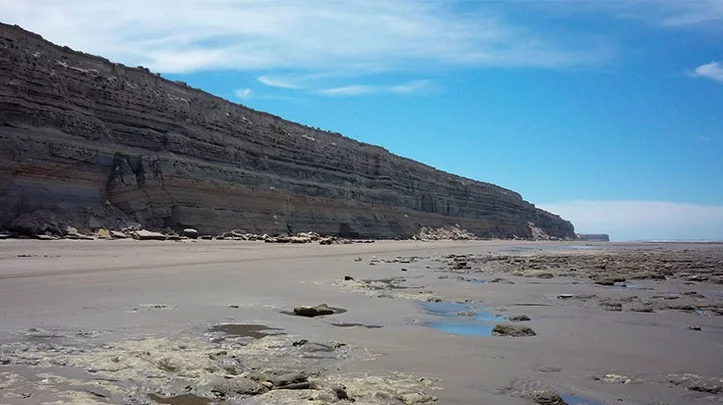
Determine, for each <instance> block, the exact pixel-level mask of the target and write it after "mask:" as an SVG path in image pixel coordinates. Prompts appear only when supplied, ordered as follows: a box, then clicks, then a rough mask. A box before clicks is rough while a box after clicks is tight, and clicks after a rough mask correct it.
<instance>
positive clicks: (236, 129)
mask: <svg viewBox="0 0 723 405" xmlns="http://www.w3.org/2000/svg"><path fill="white" fill-rule="evenodd" d="M40 209H42V210H47V211H52V212H56V213H62V214H63V215H66V216H68V217H72V218H73V220H74V221H75V222H76V224H75V225H76V226H78V227H87V228H93V227H99V226H114V225H113V224H107V223H108V222H109V221H111V222H112V221H113V220H117V218H115V219H114V218H109V216H110V217H113V216H114V215H115V214H112V213H114V212H118V210H119V211H122V212H123V213H125V214H127V215H128V216H130V217H131V218H133V219H135V220H136V221H137V222H140V223H141V224H143V225H144V226H146V227H149V228H166V227H169V228H174V229H180V228H184V227H194V228H196V229H198V230H199V231H201V232H218V231H224V230H228V229H233V228H242V229H246V230H248V231H251V232H258V233H287V232H299V231H316V232H319V233H322V234H329V235H340V236H351V237H370V238H393V237H409V236H411V235H413V234H414V233H415V232H417V231H418V230H419V229H420V227H421V226H427V227H440V226H444V225H453V224H458V225H459V226H460V227H462V228H464V229H467V230H470V231H472V232H474V233H475V234H476V235H478V236H482V237H502V238H511V237H522V238H531V237H532V236H533V235H532V230H531V228H539V229H541V230H542V231H543V232H544V233H546V234H547V235H550V236H553V237H559V238H574V237H575V233H574V229H573V226H572V224H571V223H569V222H567V221H565V220H563V219H561V218H560V217H558V216H556V215H553V214H551V213H548V212H545V211H542V210H540V209H537V208H535V206H534V205H532V204H530V203H528V202H526V201H524V200H523V199H522V198H521V197H520V195H519V194H517V193H515V192H513V191H510V190H506V189H504V188H501V187H498V186H495V185H492V184H488V183H483V182H478V181H473V180H469V179H466V178H462V177H458V176H454V175H451V174H449V173H445V172H442V171H439V170H436V169H434V168H432V167H429V166H426V165H423V164H421V163H418V162H415V161H412V160H409V159H405V158H403V157H399V156H396V155H394V154H391V153H389V152H388V151H386V150H385V149H383V148H380V147H377V146H373V145H369V144H364V143H360V142H357V141H355V140H353V139H349V138H346V137H344V136H342V135H340V134H337V133H331V132H326V131H320V130H316V129H313V128H309V127H306V126H303V125H300V124H296V123H293V122H289V121H285V120H283V119H281V118H279V117H276V116H273V115H270V114H266V113H263V112H258V111H254V110H252V109H249V108H246V107H244V106H241V105H238V104H233V103H231V102H228V101H226V100H223V99H221V98H218V97H215V96H213V95H211V94H208V93H205V92H203V91H201V90H198V89H194V88H191V87H188V86H187V85H185V84H184V83H180V82H172V81H169V80H166V79H164V78H162V77H161V76H160V75H156V74H153V73H151V72H150V71H148V70H147V69H145V68H142V67H139V68H130V67H126V66H123V65H120V64H117V63H112V62H110V61H108V60H106V59H103V58H100V57H97V56H93V55H88V54H84V53H81V52H77V51H73V50H71V49H70V48H67V47H59V46H56V45H54V44H52V43H50V42H48V41H45V40H44V39H43V38H42V37H40V36H38V35H36V34H33V33H30V32H27V31H25V30H23V29H22V28H20V27H17V26H10V25H5V24H0V228H3V227H9V226H10V223H11V221H13V219H14V218H16V217H17V216H18V215H20V214H23V213H28V212H33V211H36V210H40ZM79 222H80V223H79ZM531 223H532V224H534V225H533V226H532V227H531V225H530V224H531Z"/></svg>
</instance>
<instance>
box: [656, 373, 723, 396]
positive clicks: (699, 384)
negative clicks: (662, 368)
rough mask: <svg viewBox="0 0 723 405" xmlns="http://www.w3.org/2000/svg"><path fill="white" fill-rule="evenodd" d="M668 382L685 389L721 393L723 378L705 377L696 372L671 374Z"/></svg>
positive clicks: (722, 392) (722, 391)
mask: <svg viewBox="0 0 723 405" xmlns="http://www.w3.org/2000/svg"><path fill="white" fill-rule="evenodd" d="M668 377H669V378H668V382H669V383H671V384H673V385H677V386H681V387H684V388H685V389H688V390H691V391H696V392H703V393H707V394H714V395H721V394H723V378H706V377H701V376H699V375H696V374H682V375H678V374H671V375H669V376H668Z"/></svg>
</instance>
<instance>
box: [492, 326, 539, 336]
mask: <svg viewBox="0 0 723 405" xmlns="http://www.w3.org/2000/svg"><path fill="white" fill-rule="evenodd" d="M492 335H493V336H512V337H522V336H536V335H537V333H535V331H534V330H532V328H529V327H527V326H521V325H496V326H495V327H494V329H492Z"/></svg>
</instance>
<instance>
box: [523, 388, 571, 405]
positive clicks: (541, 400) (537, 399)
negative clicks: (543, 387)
mask: <svg viewBox="0 0 723 405" xmlns="http://www.w3.org/2000/svg"><path fill="white" fill-rule="evenodd" d="M527 397H528V398H529V399H530V401H532V402H534V403H536V404H538V405H569V404H568V403H567V402H565V400H564V399H562V397H560V396H559V395H558V394H555V393H554V392H552V391H534V392H532V393H530V394H528V395H527Z"/></svg>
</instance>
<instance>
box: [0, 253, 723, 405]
mask: <svg viewBox="0 0 723 405" xmlns="http://www.w3.org/2000/svg"><path fill="white" fill-rule="evenodd" d="M318 304H327V305H328V307H329V308H331V310H330V313H328V314H324V315H322V316H316V317H306V316H303V317H302V316H294V308H295V307H297V306H316V305H318ZM0 376H1V377H2V378H0V404H43V403H80V404H152V403H169V404H173V403H177V404H181V403H184V404H212V403H220V404H266V403H268V404H283V403H289V404H291V403H299V402H300V401H303V403H309V404H326V403H343V402H342V401H348V399H351V400H354V401H355V403H361V404H367V403H368V404H424V403H443V404H480V403H490V404H532V403H540V404H545V403H546V404H563V403H568V404H581V403H587V404H688V403H690V404H715V403H720V402H721V401H723V244H713V243H705V244H704V243H701V244H669V243H660V244H653V243H639V244H613V243H608V244H590V243H587V244H581V243H580V242H519V241H514V242H513V241H464V242H461V241H460V242H458V241H449V242H447V241H445V242H417V241H395V242H392V241H378V242H376V243H371V244H351V245H331V246H319V245H310V244H309V245H275V244H264V243H258V242H234V241H190V240H187V241H182V242H150V241H148V242H139V241H130V240H127V241H121V240H118V241H28V240H4V241H0ZM347 398H348V399H347ZM560 401H564V402H560Z"/></svg>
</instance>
